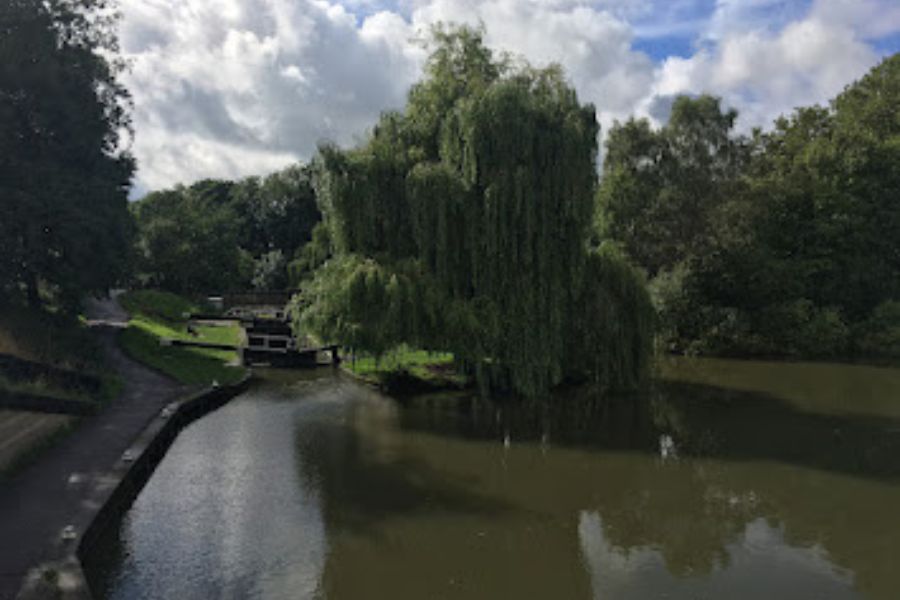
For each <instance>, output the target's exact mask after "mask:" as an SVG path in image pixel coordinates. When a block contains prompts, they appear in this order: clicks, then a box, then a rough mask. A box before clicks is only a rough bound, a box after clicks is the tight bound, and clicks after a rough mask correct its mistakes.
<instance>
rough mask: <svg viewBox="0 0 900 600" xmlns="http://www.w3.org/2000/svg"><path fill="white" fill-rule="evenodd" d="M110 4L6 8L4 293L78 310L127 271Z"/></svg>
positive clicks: (124, 124)
mask: <svg viewBox="0 0 900 600" xmlns="http://www.w3.org/2000/svg"><path fill="white" fill-rule="evenodd" d="M111 8H112V4H111V3H110V2H107V1H104V0H94V1H87V0H84V1H69V0H49V1H47V2H42V1H38V0H6V1H5V2H4V3H3V6H2V8H0V20H2V23H3V26H2V27H3V29H2V35H0V131H2V132H3V133H2V135H0V197H2V199H3V200H2V202H0V293H2V294H3V295H4V296H6V297H10V298H15V299H24V300H26V301H27V302H28V303H29V304H30V305H31V306H32V307H33V308H37V307H39V305H41V304H46V305H49V306H52V307H53V308H54V309H63V310H65V311H68V312H71V313H74V312H75V310H76V308H77V306H78V303H79V301H80V299H81V298H82V297H83V296H84V295H85V294H86V293H91V292H103V291H106V290H107V289H108V288H109V287H111V286H112V285H113V284H114V283H116V282H117V281H118V280H119V279H120V278H121V277H122V276H123V275H124V273H125V270H126V268H127V259H128V255H129V253H128V251H127V249H128V247H129V244H130V239H129V238H130V235H131V232H132V227H131V223H130V217H129V214H128V210H127V192H128V188H129V186H130V179H131V176H132V174H133V172H134V161H133V159H132V157H131V156H130V154H129V153H128V152H127V151H124V150H122V147H123V144H122V143H121V139H120V137H121V136H122V135H123V134H127V133H128V132H129V131H130V120H129V114H128V108H129V96H128V93H127V91H126V90H125V88H124V87H123V86H122V85H121V84H120V83H119V81H118V79H117V77H118V74H119V73H120V71H121V67H122V65H121V63H120V61H119V60H118V59H117V58H116V56H117V53H118V46H117V42H116V37H115V31H116V23H115V17H114V16H110V15H113V14H114V13H113V11H111V10H110V9H111Z"/></svg>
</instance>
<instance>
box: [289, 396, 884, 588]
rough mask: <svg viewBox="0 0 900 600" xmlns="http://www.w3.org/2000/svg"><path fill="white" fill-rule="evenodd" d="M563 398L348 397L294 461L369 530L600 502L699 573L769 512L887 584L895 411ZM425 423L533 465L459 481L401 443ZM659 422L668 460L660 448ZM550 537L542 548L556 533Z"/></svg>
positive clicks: (786, 529)
mask: <svg viewBox="0 0 900 600" xmlns="http://www.w3.org/2000/svg"><path fill="white" fill-rule="evenodd" d="M580 393H585V392H583V391H582V392H580ZM565 400H567V401H559V402H555V403H548V404H546V405H543V406H540V407H537V408H535V407H533V406H531V407H527V406H522V407H515V406H509V405H505V406H504V405H497V404H491V403H488V402H484V401H478V400H474V399H468V398H462V399H461V398H459V397H440V396H435V397H430V398H419V399H416V400H411V401H409V402H408V403H407V404H406V405H404V406H402V407H398V406H397V405H395V404H392V403H390V402H385V401H380V402H376V403H374V404H371V405H370V404H368V403H362V404H360V405H358V406H355V407H354V408H352V409H351V408H349V407H345V412H344V413H342V414H341V415H340V417H339V418H334V419H332V420H331V421H327V420H323V421H321V422H316V423H315V424H313V425H309V426H304V431H302V432H301V431H298V436H297V439H298V443H300V444H302V445H303V446H302V448H301V452H300V454H301V455H302V456H304V459H303V460H302V461H301V463H302V464H303V465H304V467H303V468H304V469H305V470H306V471H308V476H310V477H313V478H315V479H316V480H317V481H318V482H319V483H320V485H321V489H322V494H323V506H324V510H325V511H326V515H327V516H326V518H327V521H328V522H329V523H331V524H336V523H340V524H341V526H342V527H349V528H351V529H354V530H355V531H358V532H363V533H364V534H368V533H371V529H372V528H371V527H370V525H371V524H372V523H373V522H377V521H378V520H380V519H387V518H389V517H391V516H392V515H406V514H484V515H502V514H507V513H509V512H510V511H519V512H522V513H524V514H526V515H528V514H533V515H534V518H535V519H540V518H543V517H542V515H544V514H545V513H547V512H553V513H558V514H559V515H564V516H563V518H570V519H575V520H577V516H576V515H578V514H581V513H582V512H583V511H595V512H596V514H597V515H599V516H600V519H599V520H598V523H600V524H601V525H599V526H600V527H601V530H602V533H603V536H604V541H605V543H607V544H609V545H610V547H612V548H614V549H615V551H616V552H620V553H622V554H623V555H625V556H627V555H628V553H630V552H631V553H633V552H644V551H646V550H647V549H653V550H656V551H658V552H659V555H660V556H661V557H662V560H663V561H664V562H665V567H666V569H667V570H668V571H669V572H671V573H672V574H674V575H677V576H679V577H685V576H691V575H693V576H699V577H701V578H702V577H706V576H708V575H709V574H711V573H713V572H716V571H721V570H722V569H727V568H728V567H729V566H730V565H729V560H730V557H731V555H730V553H729V550H728V549H729V547H732V548H733V547H734V546H735V545H740V544H742V543H744V541H745V540H744V535H745V532H746V531H747V527H748V524H750V523H752V522H754V521H756V520H758V519H765V520H766V521H767V522H768V523H769V524H770V526H771V527H773V528H775V529H776V530H783V533H784V536H783V539H784V543H786V544H789V545H791V546H794V547H803V548H812V547H820V548H822V549H824V551H825V552H826V553H827V556H828V557H829V560H831V561H832V563H833V564H835V565H839V566H842V567H846V568H848V569H850V570H852V571H853V572H854V573H855V575H856V582H857V586H858V587H859V588H860V589H861V590H864V591H866V592H867V593H869V594H870V595H871V596H872V597H874V598H878V599H881V598H884V599H887V598H892V597H893V596H892V593H893V592H892V590H894V589H896V587H897V584H898V579H897V574H896V573H895V566H894V565H893V561H894V560H895V558H896V556H898V555H900V526H898V518H897V516H896V514H895V512H896V506H900V486H898V485H897V482H898V478H897V469H898V465H897V461H896V459H895V458H894V457H896V456H898V455H900V453H898V452H897V451H898V446H897V443H898V441H900V436H898V435H897V433H896V432H895V431H894V429H900V425H898V424H897V423H896V422H894V421H892V420H891V419H882V418H877V417H866V416H846V417H835V416H823V415H817V414H814V413H808V412H803V411H799V410H797V409H796V408H794V407H792V406H791V405H789V404H787V403H784V402H782V401H780V400H778V399H776V398H772V397H767V396H761V395H758V394H749V393H738V392H733V391H727V390H722V389H717V388H711V387H704V386H698V385H687V384H671V385H668V384H667V385H665V386H662V385H661V386H658V387H657V388H656V389H655V390H654V391H653V393H652V394H648V395H647V396H645V397H642V398H625V399H618V400H609V401H606V400H600V399H596V398H594V399H592V398H590V397H588V398H586V399H585V398H578V397H576V396H574V395H573V394H572V393H571V392H570V393H568V395H567V397H566V399H565ZM387 422H390V426H387V425H385V423H387ZM347 423H350V425H345V424H347ZM422 435H425V436H426V437H428V438H429V439H432V438H435V439H441V438H445V439H447V440H448V441H452V442H453V443H454V444H455V445H450V448H455V449H457V450H456V451H458V450H459V448H462V447H470V448H473V450H471V451H472V452H479V451H484V450H480V449H481V448H488V449H500V448H502V447H503V442H504V440H505V439H509V440H510V446H511V450H510V453H511V454H510V456H511V457H513V456H522V455H523V454H527V453H531V454H529V456H532V455H533V460H532V459H529V460H532V462H533V465H532V466H531V467H529V468H530V469H531V470H530V471H527V472H525V473H516V474H513V471H510V473H511V474H510V475H509V476H510V477H511V478H512V477H515V478H516V479H515V480H514V481H511V483H509V488H503V489H483V488H482V487H479V485H480V484H479V476H481V475H483V473H481V472H478V471H474V472H473V473H474V474H473V477H472V478H471V479H467V478H466V477H465V476H462V475H459V474H458V470H457V471H454V473H455V474H454V475H448V471H446V470H444V469H441V468H440V467H441V466H443V465H444V464H445V463H447V464H449V463H453V462H454V461H456V460H457V457H456V456H455V455H450V454H447V455H440V454H436V452H437V451H436V450H435V449H434V446H429V447H428V448H424V447H419V446H416V445H415V444H414V445H413V446H412V450H411V449H410V447H408V446H404V444H407V443H408V440H409V436H414V437H415V436H420V437H421V436H422ZM663 435H668V436H671V438H672V439H673V441H674V445H675V448H676V449H677V456H678V458H677V459H674V460H665V459H663V457H662V456H660V439H661V436H663ZM417 439H418V438H417ZM465 440H470V441H472V442H473V444H470V445H468V446H466V445H465V444H466V442H465ZM485 442H487V443H485ZM460 444H462V446H460ZM437 446H439V445H437ZM495 451H499V450H495ZM485 452H487V451H485ZM535 457H536V458H535ZM485 458H486V459H488V458H490V457H488V456H486V457H485ZM492 518H493V517H492ZM526 518H530V517H526ZM576 526H577V525H576ZM547 535H548V537H547V538H545V540H544V541H545V543H546V544H547V545H548V547H549V546H550V545H552V544H557V543H559V544H562V543H565V542H564V541H561V538H558V537H553V536H550V534H547ZM738 568H741V567H740V566H739V567H738Z"/></svg>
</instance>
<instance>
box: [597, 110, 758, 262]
mask: <svg viewBox="0 0 900 600" xmlns="http://www.w3.org/2000/svg"><path fill="white" fill-rule="evenodd" d="M736 118H737V112H736V111H734V110H728V111H724V112H723V110H722V108H721V105H720V101H719V99H718V98H714V97H712V96H700V97H697V98H690V97H687V96H679V97H678V98H676V100H675V102H674V104H673V105H672V113H671V116H670V117H669V121H668V123H667V124H666V125H665V126H664V127H662V128H661V129H659V130H656V131H654V130H653V129H652V128H651V127H650V123H649V122H648V121H647V120H645V119H641V120H635V119H630V120H629V121H626V122H625V123H624V124H619V123H616V125H615V126H614V127H613V128H612V130H611V131H610V133H609V137H608V139H607V154H606V158H605V161H604V164H603V180H602V184H601V186H600V190H599V202H598V206H599V214H598V223H599V226H600V228H601V231H602V232H603V234H605V235H606V236H609V237H611V238H613V239H615V240H617V241H618V242H620V243H621V244H622V245H623V247H624V248H625V250H626V251H627V253H628V254H629V256H631V257H633V258H634V259H635V261H636V262H637V264H639V265H640V266H642V267H643V268H645V269H646V270H647V272H648V273H649V275H650V276H651V277H652V276H655V275H656V274H657V273H659V272H660V271H668V270H671V269H672V268H673V267H675V265H676V264H678V263H679V262H682V261H685V260H687V259H689V258H691V257H694V256H697V255H699V254H701V253H702V252H704V251H706V250H707V249H708V247H709V243H710V241H711V239H712V237H713V225H714V224H715V222H716V218H717V217H716V215H717V213H718V212H719V211H720V210H722V207H723V206H724V205H725V204H726V202H727V201H728V200H729V199H730V198H731V197H732V196H733V195H734V193H735V186H736V185H738V184H739V176H740V175H741V173H742V169H743V166H744V165H745V164H746V161H747V159H748V157H749V147H748V144H747V141H746V140H744V139H743V138H741V137H739V136H735V135H734V134H733V133H732V130H733V128H734V122H735V119H736Z"/></svg>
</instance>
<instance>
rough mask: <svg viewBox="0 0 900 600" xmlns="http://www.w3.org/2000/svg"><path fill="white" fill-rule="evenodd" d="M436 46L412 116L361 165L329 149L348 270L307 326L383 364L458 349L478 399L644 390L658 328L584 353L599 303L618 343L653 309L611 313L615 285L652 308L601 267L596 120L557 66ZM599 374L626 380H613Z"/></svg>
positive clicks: (309, 297) (381, 137)
mask: <svg viewBox="0 0 900 600" xmlns="http://www.w3.org/2000/svg"><path fill="white" fill-rule="evenodd" d="M433 44H434V49H433V52H432V55H431V58H430V60H429V62H428V65H427V68H426V78H425V80H424V81H422V82H421V83H419V84H417V85H416V86H414V88H413V89H412V91H411V92H410V96H409V103H408V106H407V108H406V111H405V112H403V113H389V114H385V115H384V116H383V117H382V119H381V121H380V122H379V124H378V125H377V127H376V128H375V129H374V131H373V132H372V136H371V138H370V140H369V141H368V142H367V143H366V144H364V145H362V146H360V147H358V148H356V149H353V150H349V151H341V150H338V149H336V148H333V147H326V148H323V149H322V152H321V158H320V161H321V165H322V170H321V172H322V176H321V178H320V180H319V183H318V187H319V199H320V203H321V206H322V208H323V212H324V216H325V222H326V224H327V225H328V226H329V229H330V232H331V238H332V240H333V242H334V246H335V250H336V253H337V256H336V258H335V259H333V260H332V261H331V262H330V263H329V264H328V265H326V266H325V267H324V268H323V270H322V271H321V273H320V274H319V275H318V277H317V279H316V281H314V283H313V285H312V286H311V288H310V290H309V291H308V293H307V294H306V295H305V299H304V300H305V301H306V302H307V303H308V307H307V309H306V310H305V312H304V313H303V314H302V316H301V318H300V322H301V325H302V326H303V327H305V328H308V329H310V330H312V331H313V332H315V333H317V334H318V335H320V336H322V337H324V338H327V339H329V340H332V341H337V342H340V343H343V344H346V345H348V346H351V347H353V348H356V349H358V350H363V351H369V352H373V353H375V354H380V353H382V352H385V351H387V350H389V349H390V348H392V347H394V346H397V345H398V344H401V343H409V344H415V345H417V346H419V347H423V348H426V349H433V350H449V351H452V352H453V353H454V354H455V356H456V357H457V360H458V361H460V362H461V363H462V364H464V365H465V366H467V368H469V369H471V370H473V371H475V372H477V374H478V375H479V379H480V380H481V381H482V382H483V383H485V384H487V385H489V386H492V387H505V388H511V389H514V390H516V391H518V392H521V393H524V394H527V395H534V394H539V393H542V392H543V391H545V390H547V389H548V388H549V387H551V386H553V385H555V384H557V383H559V382H560V381H562V380H563V379H564V378H565V377H584V376H587V377H593V378H601V377H603V378H604V381H603V383H605V384H613V383H614V384H621V383H633V382H634V381H635V380H636V379H637V378H638V375H639V374H640V372H641V371H642V370H643V368H644V366H645V365H646V359H647V353H646V350H647V348H648V344H647V343H646V342H647V340H649V331H650V328H649V324H650V321H651V320H650V319H649V318H648V319H646V320H640V319H637V320H638V321H640V323H641V326H645V328H644V329H641V330H639V331H638V330H633V331H629V332H628V333H632V334H633V336H629V335H627V334H624V335H622V336H621V337H620V338H618V340H619V341H622V342H623V345H606V346H602V347H598V346H594V345H591V344H587V343H579V342H580V341H581V340H582V338H583V337H584V336H588V335H590V336H595V337H594V338H592V339H596V337H597V336H600V337H603V336H604V335H606V334H607V333H609V335H612V333H611V332H604V331H601V330H600V329H599V327H600V325H598V329H593V325H594V320H593V317H594V315H593V314H592V315H585V314H583V313H579V312H578V311H579V310H580V309H584V308H585V307H590V308H591V309H595V308H597V304H598V303H603V306H604V308H605V309H608V310H610V311H611V312H612V313H614V315H615V319H616V320H618V322H619V323H620V324H621V327H630V326H631V325H632V324H634V323H635V320H634V319H632V318H631V317H632V315H631V314H630V313H632V312H633V311H637V310H642V309H646V310H647V311H649V302H647V303H644V304H640V303H637V304H634V305H631V304H627V303H624V302H622V303H616V302H613V301H610V302H608V303H606V302H604V300H605V299H608V298H609V297H611V296H615V295H616V294H618V292H612V291H611V290H612V288H615V287H616V286H620V287H624V288H627V290H628V291H627V292H623V293H624V294H625V295H626V296H628V294H631V295H632V296H634V297H639V298H640V297H644V298H645V297H646V293H645V292H644V288H643V284H642V282H641V281H640V279H639V278H638V277H637V276H635V275H634V274H633V273H632V272H631V270H630V267H628V266H627V265H626V264H625V263H624V262H623V261H621V259H620V258H618V257H612V256H611V255H607V254H597V255H595V254H591V253H590V252H589V239H590V237H591V235H590V234H591V226H592V219H593V214H594V193H595V189H596V180H597V173H596V168H595V164H596V162H595V161H596V153H597V136H598V125H597V121H596V118H595V115H594V108H593V106H590V105H582V104H580V103H579V101H578V98H577V96H576V94H575V91H574V90H573V89H572V88H571V87H570V86H569V85H568V83H567V82H566V81H565V79H564V76H563V73H562V71H561V70H560V69H559V68H558V67H551V68H548V69H543V70H538V69H532V68H530V67H521V68H516V69H513V68H511V67H510V66H509V65H508V64H507V62H506V61H497V60H495V59H494V57H493V55H492V53H491V51H490V50H489V49H488V48H487V47H485V46H484V44H483V43H482V40H481V32H480V31H478V30H472V29H468V28H462V29H452V30H445V29H438V30H437V31H436V33H435V37H434V41H433ZM616 261H619V262H617V263H616V264H620V268H605V267H604V266H602V265H604V264H606V263H609V262H616ZM586 278H599V279H600V281H599V282H597V281H594V280H591V281H586ZM604 294H606V295H604ZM588 295H589V296H590V298H587V297H586V296H588ZM629 297H631V296H629ZM601 299H602V300H601ZM576 322H577V323H578V326H574V323H576ZM585 322H587V323H589V324H587V325H585ZM626 324H627V325H626ZM598 352H603V353H604V356H602V357H598V356H596V354H597V353H598ZM576 354H577V356H576ZM624 354H629V356H630V358H629V359H628V360H619V359H620V358H621V356H622V355H624ZM604 361H605V362H606V363H607V364H613V363H616V364H617V365H618V366H620V367H623V368H622V369H620V370H617V372H616V376H615V377H607V376H608V375H609V372H608V371H605V370H604V369H602V368H600V367H599V366H598V365H599V363H602V362H604Z"/></svg>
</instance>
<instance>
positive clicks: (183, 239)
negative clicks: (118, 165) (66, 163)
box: [132, 165, 324, 293]
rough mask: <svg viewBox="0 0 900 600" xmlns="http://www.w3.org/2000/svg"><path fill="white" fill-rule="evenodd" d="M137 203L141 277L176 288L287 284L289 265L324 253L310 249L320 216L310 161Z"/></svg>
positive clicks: (209, 289) (180, 188) (214, 289)
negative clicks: (272, 171)
mask: <svg viewBox="0 0 900 600" xmlns="http://www.w3.org/2000/svg"><path fill="white" fill-rule="evenodd" d="M132 208H133V210H132V212H133V213H134V215H135V218H136V222H137V225H138V236H137V249H136V264H135V267H136V271H137V274H138V277H139V278H140V279H141V280H142V283H143V284H144V285H149V286H153V287H159V288H162V289H165V290H169V291H173V292H180V293H210V292H222V291H229V290H237V289H248V288H250V287H254V288H257V289H284V288H286V287H287V285H288V271H289V268H288V263H289V262H290V261H291V260H292V259H293V258H295V257H296V258H297V259H298V260H306V259H308V258H309V257H312V258H318V255H319V253H320V252H321V251H320V250H314V249H311V250H310V251H308V252H307V253H305V254H304V251H303V249H304V247H305V245H306V244H307V242H309V241H310V239H311V237H312V231H313V229H314V227H315V226H316V224H317V223H319V221H320V219H321V215H320V214H319V209H318V208H317V206H316V197H315V191H314V189H313V186H312V173H311V168H310V167H309V166H304V165H295V166H291V167H288V168H286V169H284V170H282V171H279V172H276V173H272V174H270V175H268V176H266V177H262V178H260V177H250V178H247V179H244V180H241V181H237V182H234V181H222V180H213V179H207V180H203V181H198V182H197V183H194V184H193V185H191V186H189V187H184V186H178V187H176V188H175V189H173V190H167V191H162V192H154V193H151V194H148V195H147V196H146V197H145V198H143V199H142V200H140V201H138V202H136V203H135V204H134V205H133V207H132ZM318 243H319V245H321V243H322V242H321V240H319V241H318ZM322 260H324V259H322ZM313 262H314V264H315V266H318V264H321V260H320V262H315V261H313ZM295 270H299V269H295Z"/></svg>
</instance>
